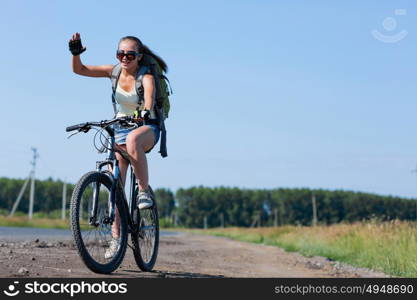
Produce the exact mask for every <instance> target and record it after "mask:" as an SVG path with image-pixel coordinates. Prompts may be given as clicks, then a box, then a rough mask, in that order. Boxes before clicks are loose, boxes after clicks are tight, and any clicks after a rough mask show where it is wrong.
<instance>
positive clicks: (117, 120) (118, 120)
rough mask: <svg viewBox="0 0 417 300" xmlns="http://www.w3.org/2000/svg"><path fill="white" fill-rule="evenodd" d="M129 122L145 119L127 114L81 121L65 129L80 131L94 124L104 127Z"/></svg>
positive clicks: (87, 129) (86, 129)
mask: <svg viewBox="0 0 417 300" xmlns="http://www.w3.org/2000/svg"><path fill="white" fill-rule="evenodd" d="M129 122H134V123H139V122H143V119H142V118H134V117H130V116H126V117H120V118H114V119H112V120H103V121H100V122H86V123H80V124H77V125H72V126H69V127H67V128H66V129H65V131H66V132H69V131H74V130H79V131H84V132H87V131H89V130H90V129H91V127H92V126H94V127H101V128H104V127H107V126H109V125H111V124H114V123H129Z"/></svg>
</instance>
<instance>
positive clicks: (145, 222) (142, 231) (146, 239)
mask: <svg viewBox="0 0 417 300" xmlns="http://www.w3.org/2000/svg"><path fill="white" fill-rule="evenodd" d="M149 188H150V190H151V195H152V200H153V203H154V204H153V206H152V207H151V208H149V209H142V210H139V209H138V208H137V206H136V204H135V208H134V210H133V218H132V219H133V224H134V226H135V229H136V230H134V231H133V232H132V234H131V238H132V244H133V256H134V257H135V261H136V264H137V265H138V267H139V268H140V269H141V270H142V271H147V272H149V271H151V270H152V269H153V267H154V265H155V262H156V257H157V256H158V246H159V217H158V208H157V205H156V198H155V194H154V193H153V191H152V189H151V187H149ZM136 195H137V189H136V192H135V195H134V196H135V197H134V199H136ZM133 203H136V201H134V202H133Z"/></svg>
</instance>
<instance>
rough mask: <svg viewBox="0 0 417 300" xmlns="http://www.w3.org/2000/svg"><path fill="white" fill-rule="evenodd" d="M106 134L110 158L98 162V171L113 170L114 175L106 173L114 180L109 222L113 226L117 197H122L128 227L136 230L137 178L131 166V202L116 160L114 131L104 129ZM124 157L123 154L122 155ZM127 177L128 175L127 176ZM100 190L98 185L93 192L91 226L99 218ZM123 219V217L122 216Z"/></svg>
mask: <svg viewBox="0 0 417 300" xmlns="http://www.w3.org/2000/svg"><path fill="white" fill-rule="evenodd" d="M104 129H105V130H106V132H107V133H108V134H109V137H110V147H109V148H108V150H107V153H108V157H107V158H106V159H105V160H104V161H97V162H96V170H97V171H98V172H105V171H103V170H102V169H103V168H104V167H105V166H107V165H109V166H111V168H112V173H110V172H105V173H106V174H107V175H108V176H109V177H110V178H111V180H112V187H111V190H110V198H109V219H108V220H107V221H108V222H109V223H110V224H113V222H114V219H115V213H116V195H120V196H121V197H122V199H121V201H122V204H123V207H124V209H126V208H128V209H126V215H127V223H128V227H130V228H131V230H136V227H135V226H134V224H133V220H132V216H133V211H134V205H133V203H132V202H133V200H134V192H135V185H136V178H135V175H134V173H133V169H132V166H131V165H130V170H131V176H130V177H131V185H130V197H129V201H128V200H127V198H126V194H125V191H124V186H123V184H122V181H121V177H120V169H119V161H118V160H117V158H116V154H115V152H116V151H115V150H114V147H115V144H116V143H115V138H114V130H113V129H112V128H111V127H110V126H107V127H105V128H104ZM122 155H123V154H122ZM126 175H127V174H126ZM99 189H100V186H99V184H97V185H96V186H95V187H94V191H93V197H94V198H93V205H92V208H91V217H90V225H94V224H95V223H96V216H97V203H98V191H99ZM121 217H122V216H121Z"/></svg>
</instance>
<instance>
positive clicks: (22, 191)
mask: <svg viewBox="0 0 417 300" xmlns="http://www.w3.org/2000/svg"><path fill="white" fill-rule="evenodd" d="M31 178H32V171H30V173H29V176H28V178H27V179H26V181H25V183H24V184H23V186H22V188H21V189H20V192H19V195H18V196H17V199H16V201H15V202H14V204H13V208H12V210H11V212H10V214H9V217H13V215H14V213H15V212H16V209H17V207H18V206H19V203H20V199H22V196H23V193H24V192H25V190H26V186H27V185H28V183H29V180H30V179H31Z"/></svg>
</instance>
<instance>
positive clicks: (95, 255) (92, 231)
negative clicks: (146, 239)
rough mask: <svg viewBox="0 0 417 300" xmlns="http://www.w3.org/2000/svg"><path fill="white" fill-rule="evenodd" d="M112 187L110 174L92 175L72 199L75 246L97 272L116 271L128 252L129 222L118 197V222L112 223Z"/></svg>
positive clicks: (75, 191)
mask: <svg viewBox="0 0 417 300" xmlns="http://www.w3.org/2000/svg"><path fill="white" fill-rule="evenodd" d="M111 187H112V180H111V179H110V177H109V176H108V175H105V174H103V173H100V172H95V171H94V172H89V173H87V174H85V175H84V176H83V177H82V178H81V179H80V180H79V182H78V183H77V185H76V186H75V189H74V192H73V195H72V199H71V229H72V234H73V237H74V240H75V245H76V247H77V250H78V253H79V255H80V257H81V259H82V261H83V262H84V264H85V265H86V266H87V267H88V268H89V269H90V270H91V271H93V272H96V273H104V274H108V273H111V272H113V271H114V270H116V269H117V267H118V266H119V265H120V264H121V262H122V260H123V258H124V255H125V253H126V247H127V235H128V233H127V221H126V217H125V216H124V214H123V212H124V210H123V207H122V205H123V204H122V203H121V201H120V200H119V199H118V198H119V197H117V195H116V215H115V220H114V221H113V222H111V221H110V190H111ZM120 212H122V213H120Z"/></svg>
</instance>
